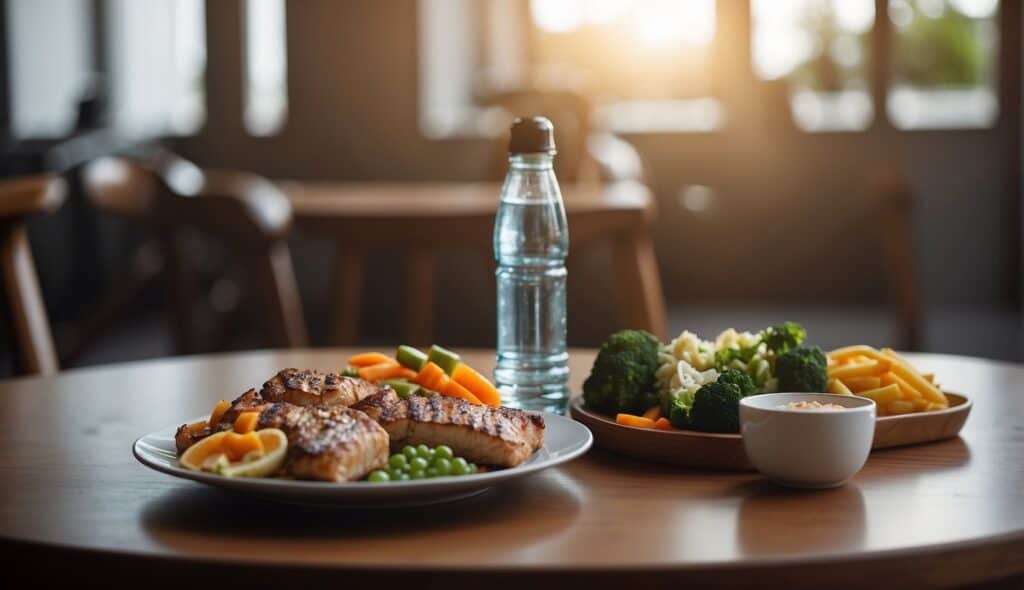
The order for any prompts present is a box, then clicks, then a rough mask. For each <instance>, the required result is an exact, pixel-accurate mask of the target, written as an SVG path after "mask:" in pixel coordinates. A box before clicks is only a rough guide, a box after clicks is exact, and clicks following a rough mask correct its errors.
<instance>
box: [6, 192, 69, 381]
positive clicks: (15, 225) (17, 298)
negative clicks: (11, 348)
mask: <svg viewBox="0 0 1024 590" xmlns="http://www.w3.org/2000/svg"><path fill="white" fill-rule="evenodd" d="M64 196H65V185H64V182H63V180H61V179H60V178H54V177H47V176H34V177H27V178H19V179H13V180H5V181H2V182H0V264H2V266H3V275H4V292H5V295H6V298H7V309H6V310H5V311H6V312H7V315H8V319H9V321H10V324H11V326H12V331H13V335H14V341H15V352H16V355H17V360H18V369H19V371H20V372H23V373H35V374H43V375H49V374H53V373H56V372H57V370H58V363H57V354H56V352H55V349H54V346H53V335H52V333H51V332H50V322H49V320H48V319H47V315H46V305H45V304H44V302H43V297H42V293H41V291H40V289H39V278H38V276H37V275H36V268H35V262H34V261H33V259H32V250H31V248H30V246H29V242H28V234H27V232H26V230H25V218H26V217H28V216H30V215H36V214H40V213H50V212H52V211H55V210H56V209H58V208H59V207H60V206H61V204H63V202H64Z"/></svg>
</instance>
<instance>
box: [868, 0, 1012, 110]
mask: <svg viewBox="0 0 1024 590" xmlns="http://www.w3.org/2000/svg"><path fill="white" fill-rule="evenodd" d="M998 9H999V2H998V0H913V1H911V0H890V1H889V19H890V20H891V21H892V24H893V33H894V34H893V61H892V68H893V71H892V82H891V86H890V88H889V94H888V101H887V105H886V110H887V111H888V114H889V118H890V120H892V122H893V124H894V125H896V126H897V127H899V128H901V129H929V128H932V129H934V128H947V129H949V128H971V127H975V128H978V127H989V126H991V125H992V124H993V123H994V122H995V119H996V116H997V114H998V110H999V109H998V101H997V99H996V90H995V83H996V66H997V58H996V56H997V49H998V47H997V46H998V30H997V24H996V13H997V11H998Z"/></svg>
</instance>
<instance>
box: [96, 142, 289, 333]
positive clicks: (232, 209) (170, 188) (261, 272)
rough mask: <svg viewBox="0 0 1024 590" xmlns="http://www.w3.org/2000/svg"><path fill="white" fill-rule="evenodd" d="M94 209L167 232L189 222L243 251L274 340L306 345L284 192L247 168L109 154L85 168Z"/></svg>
mask: <svg viewBox="0 0 1024 590" xmlns="http://www.w3.org/2000/svg"><path fill="white" fill-rule="evenodd" d="M83 180H84V186H85V188H86V193H87V194H88V195H89V199H90V200H91V201H92V202H93V204H94V205H95V206H97V207H98V208H99V209H101V210H104V211H107V212H111V213H115V214H121V215H125V216H129V217H135V218H139V219H142V220H145V221H146V222H148V223H150V224H152V225H154V226H157V227H159V228H161V229H163V230H166V231H169V232H171V233H173V232H175V231H177V230H178V229H180V228H184V227H191V228H195V229H198V230H200V231H202V232H204V233H206V234H208V235H210V236H213V237H215V238H218V239H220V240H222V241H223V242H224V243H226V244H227V245H229V246H231V247H233V248H234V249H235V250H236V251H237V252H238V253H239V254H240V255H241V259H242V264H243V265H245V266H247V267H248V268H247V270H246V274H247V276H248V278H249V279H250V280H254V281H260V282H261V283H260V285H261V287H260V288H258V289H255V290H254V291H256V292H257V293H258V294H259V295H260V297H262V298H264V299H265V301H264V303H265V305H266V306H267V307H268V312H269V313H268V316H267V320H268V322H269V324H270V329H271V331H272V333H273V335H272V338H273V340H274V341H275V342H276V343H282V344H285V345H288V346H301V345H304V344H306V342H307V336H306V330H305V325H304V320H303V318H302V307H301V303H300V300H299V293H298V286H297V284H296V282H295V276H294V272H293V270H292V266H291V260H290V254H289V252H288V247H287V244H286V243H285V240H286V238H287V236H288V233H289V232H290V230H291V225H292V206H291V200H290V199H289V198H288V195H287V194H285V193H284V191H282V190H281V189H280V188H278V187H277V185H275V184H274V183H272V182H270V181H269V180H267V179H265V178H263V177H261V176H258V175H256V174H250V173H247V172H239V171H229V170H206V169H202V168H200V167H199V166H196V165H195V164H193V163H192V162H190V161H188V160H186V159H184V158H181V157H180V156H177V155H175V154H173V153H170V152H166V151H157V152H155V153H153V154H150V155H149V156H148V157H145V158H122V157H106V158H101V159H99V160H96V161H94V162H91V163H90V164H88V165H87V166H86V167H85V170H84V171H83Z"/></svg>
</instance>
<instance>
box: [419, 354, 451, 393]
mask: <svg viewBox="0 0 1024 590" xmlns="http://www.w3.org/2000/svg"><path fill="white" fill-rule="evenodd" d="M415 381H416V383H418V384H420V385H422V386H423V387H426V388H427V389H430V390H433V391H442V390H444V388H445V385H446V384H447V383H448V381H449V379H448V375H445V374H444V369H442V368H441V367H439V366H437V364H436V363H433V362H430V361H427V362H425V363H423V366H422V367H421V368H420V372H419V373H417V374H416V378H415Z"/></svg>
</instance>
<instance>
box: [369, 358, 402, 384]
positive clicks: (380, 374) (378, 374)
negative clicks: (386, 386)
mask: <svg viewBox="0 0 1024 590" xmlns="http://www.w3.org/2000/svg"><path fill="white" fill-rule="evenodd" d="M358 374H359V378H360V379H365V380H367V381H373V382H377V381H383V380H385V379H414V378H415V377H416V372H415V371H413V370H412V369H408V368H406V367H403V366H402V365H399V364H397V363H395V361H390V362H386V363H380V364H379V365H369V366H366V367H361V368H360V369H359V371H358Z"/></svg>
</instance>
